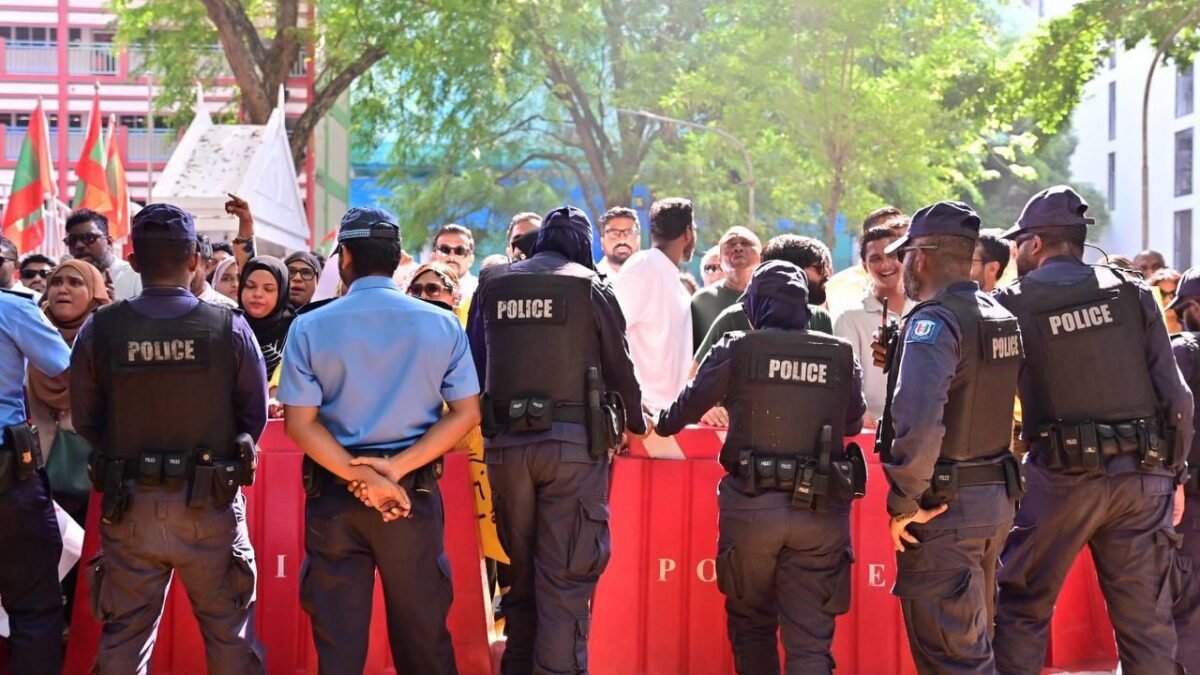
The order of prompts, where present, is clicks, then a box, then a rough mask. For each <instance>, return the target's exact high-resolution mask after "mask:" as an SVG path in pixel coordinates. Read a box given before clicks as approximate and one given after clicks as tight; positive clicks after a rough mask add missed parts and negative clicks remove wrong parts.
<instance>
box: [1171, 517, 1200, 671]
mask: <svg viewBox="0 0 1200 675" xmlns="http://www.w3.org/2000/svg"><path fill="white" fill-rule="evenodd" d="M1178 531H1179V534H1180V535H1182V536H1183V545H1182V546H1181V547H1180V549H1179V550H1178V551H1177V552H1176V563H1177V564H1176V566H1177V567H1178V569H1179V572H1180V578H1181V580H1180V589H1179V595H1178V597H1177V598H1176V601H1175V610H1174V615H1175V637H1176V640H1177V641H1178V643H1179V650H1178V651H1177V652H1176V660H1178V661H1179V664H1180V665H1182V666H1183V667H1184V668H1186V669H1187V672H1189V673H1200V495H1189V496H1188V498H1187V507H1186V508H1185V509H1184V511H1183V522H1181V523H1180V524H1179V527H1178Z"/></svg>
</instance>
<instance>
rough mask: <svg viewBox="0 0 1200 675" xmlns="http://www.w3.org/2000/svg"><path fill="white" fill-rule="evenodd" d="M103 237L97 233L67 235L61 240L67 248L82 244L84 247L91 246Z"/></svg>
mask: <svg viewBox="0 0 1200 675" xmlns="http://www.w3.org/2000/svg"><path fill="white" fill-rule="evenodd" d="M103 236H104V235H103V234H100V233H98V232H88V233H87V234H68V235H67V236H66V237H65V238H64V239H63V243H64V244H66V245H67V246H74V245H75V244H83V245H84V246H91V245H92V244H94V243H96V240H98V239H100V237H103Z"/></svg>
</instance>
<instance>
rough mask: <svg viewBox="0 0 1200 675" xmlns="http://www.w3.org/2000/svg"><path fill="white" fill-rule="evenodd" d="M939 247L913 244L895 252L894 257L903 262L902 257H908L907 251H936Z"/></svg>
mask: <svg viewBox="0 0 1200 675" xmlns="http://www.w3.org/2000/svg"><path fill="white" fill-rule="evenodd" d="M939 248H941V247H940V246H938V245H937V244H913V245H912V246H905V247H903V248H900V249H897V250H896V257H898V258H900V259H901V260H904V256H906V255H908V252H909V251H936V250H938V249H939Z"/></svg>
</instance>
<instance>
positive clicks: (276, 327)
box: [238, 255, 296, 378]
mask: <svg viewBox="0 0 1200 675" xmlns="http://www.w3.org/2000/svg"><path fill="white" fill-rule="evenodd" d="M257 270H265V271H267V272H270V273H271V276H273V277H275V283H276V284H277V285H278V287H279V299H278V300H277V301H276V302H275V308H274V309H272V310H271V313H270V314H267V315H266V316H264V317H263V318H261V319H255V318H254V317H252V316H250V315H249V314H247V315H246V323H249V324H250V329H251V330H253V331H254V337H255V338H257V339H258V346H259V348H260V349H262V353H263V359H264V360H265V361H266V362H267V377H268V378H270V377H271V376H272V375H274V374H275V368H277V367H278V366H279V361H280V359H282V358H283V343H284V341H285V340H287V332H288V328H290V327H291V325H292V319H295V318H296V312H295V310H293V309H292V306H291V305H290V304H288V276H287V267H286V266H284V264H283V261H281V260H280V259H279V258H275V257H273V256H269V255H260V256H257V257H254V258H251V259H250V260H249V262H247V263H246V266H245V267H243V268H242V274H241V278H240V279H239V282H240V284H239V285H238V306H239V307H242V309H243V310H244V309H245V306H244V305H243V304H242V293H245V292H246V279H248V278H250V274H251V273H252V272H255V271H257Z"/></svg>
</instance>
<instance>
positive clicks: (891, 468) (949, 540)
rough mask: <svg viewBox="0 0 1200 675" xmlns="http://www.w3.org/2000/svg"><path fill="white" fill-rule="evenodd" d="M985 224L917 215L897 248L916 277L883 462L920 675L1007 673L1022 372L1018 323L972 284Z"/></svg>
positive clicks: (907, 279) (966, 212)
mask: <svg viewBox="0 0 1200 675" xmlns="http://www.w3.org/2000/svg"><path fill="white" fill-rule="evenodd" d="M979 224H980V222H979V216H977V215H976V214H975V211H974V210H973V209H972V208H971V207H970V206H968V205H966V204H963V203H962V202H938V203H936V204H932V205H930V206H926V207H925V208H923V209H921V210H920V211H917V213H916V214H915V215H913V218H912V224H911V225H910V226H909V229H908V234H907V235H906V236H904V237H901V238H900V239H897V240H896V241H895V242H892V244H891V245H889V246H888V248H887V253H889V254H891V253H896V254H898V255H899V256H900V257H901V259H902V260H903V263H904V292H905V294H907V295H908V297H909V298H911V299H912V300H915V301H917V302H919V303H920V304H918V305H917V306H916V307H914V308H913V309H912V311H911V312H909V314H908V316H907V319H906V321H905V324H904V327H903V329H902V336H901V337H900V338H899V344H898V345H897V351H896V355H895V358H893V359H892V362H891V363H890V364H888V369H889V376H891V375H892V374H893V372H892V371H894V375H895V377H894V379H893V380H892V381H891V382H890V383H889V384H894V390H893V393H892V397H893V398H892V403H891V406H890V409H889V410H888V411H886V412H885V414H884V418H883V422H882V426H881V428H880V434H881V437H882V438H889V437H890V438H891V439H893V440H892V441H891V443H890V444H888V443H884V444H882V446H881V447H880V448H879V449H880V451H881V454H882V458H881V459H882V461H883V462H884V464H883V470H884V472H885V474H886V475H887V479H888V482H889V483H890V485H891V491H890V492H889V493H888V499H887V508H888V513H889V514H891V516H892V520H891V535H892V544H893V546H894V547H895V549H896V552H897V553H896V566H897V574H896V584H895V586H894V587H893V589H892V593H893V594H894V595H896V596H898V597H899V598H900V604H901V606H902V607H903V609H904V624H905V628H906V629H907V631H908V640H909V645H910V647H911V649H912V654H913V660H914V661H915V662H916V665H917V670H918V671H920V672H922V673H994V672H996V666H995V663H994V661H993V658H992V645H991V638H992V630H991V628H992V618H993V616H994V615H995V602H994V596H995V590H994V589H995V575H996V567H997V559H998V556H999V553H1000V547H1001V546H1002V545H1003V543H1004V539H1005V537H1006V536H1007V535H1008V531H1009V528H1010V527H1011V525H1012V519H1013V512H1014V503H1015V501H1016V500H1017V499H1019V497H1020V489H1021V486H1020V473H1019V469H1020V467H1019V466H1018V464H1017V462H1016V460H1015V458H1014V457H1013V455H1012V453H1011V452H1010V450H1009V444H1010V435H1011V429H1012V408H1011V406H1008V405H1005V402H1007V401H1012V400H1013V397H1014V395H1015V394H1016V386H1017V372H1018V370H1019V368H1020V364H1021V336H1020V332H1019V331H1018V329H1017V322H1016V320H1015V319H1014V318H1013V316H1012V315H1011V314H1010V313H1009V312H1008V311H1007V310H1005V309H1004V308H1003V307H1000V306H999V305H998V304H997V303H996V302H995V301H994V300H992V298H991V297H989V296H988V295H986V294H984V293H983V292H981V291H980V290H979V285H978V284H976V283H975V282H974V281H970V276H971V258H972V256H973V254H974V250H975V240H976V239H977V238H978V236H979Z"/></svg>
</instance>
